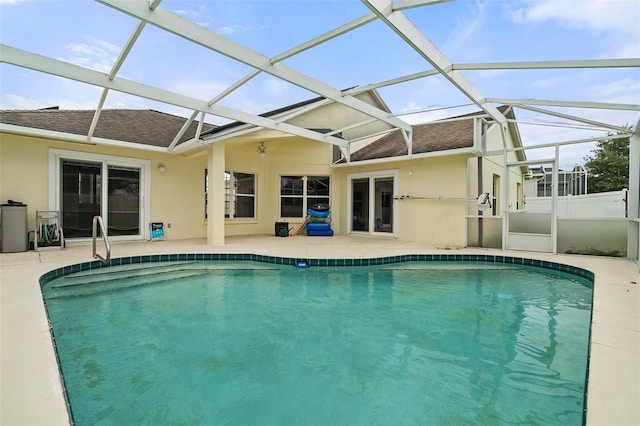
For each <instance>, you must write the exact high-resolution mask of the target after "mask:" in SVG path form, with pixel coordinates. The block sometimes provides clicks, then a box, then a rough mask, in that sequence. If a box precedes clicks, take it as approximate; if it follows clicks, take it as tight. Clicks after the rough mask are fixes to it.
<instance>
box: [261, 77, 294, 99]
mask: <svg viewBox="0 0 640 426" xmlns="http://www.w3.org/2000/svg"><path fill="white" fill-rule="evenodd" d="M289 87H290V85H289V83H287V82H285V81H282V80H276V79H273V78H269V79H267V80H265V82H264V88H265V90H266V91H267V93H269V94H270V95H273V96H281V95H282V94H284V93H285V92H287V91H288V90H289Z"/></svg>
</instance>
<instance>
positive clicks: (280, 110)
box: [202, 96, 326, 136]
mask: <svg viewBox="0 0 640 426" xmlns="http://www.w3.org/2000/svg"><path fill="white" fill-rule="evenodd" d="M323 99H326V98H325V97H323V96H318V97H315V98H312V99H307V100H306V101H302V102H298V103H295V104H292V105H287V106H285V107H281V108H278V109H274V110H272V111H268V112H265V113H262V114H259V115H258V116H259V117H264V118H267V117H271V116H274V115H278V114H282V113H284V112H287V111H293V110H294V109H296V108H300V107H303V106H307V105H311V104H313V103H315V102H319V101H321V100H323ZM245 124H247V123H245V122H243V121H233V122H231V123H227V124H224V125H222V126H216V127H215V128H212V129H209V130H208V131H206V132H205V131H203V132H202V136H207V135H213V134H216V133H219V132H222V131H224V130H229V129H233V128H234V127H239V126H243V125H245Z"/></svg>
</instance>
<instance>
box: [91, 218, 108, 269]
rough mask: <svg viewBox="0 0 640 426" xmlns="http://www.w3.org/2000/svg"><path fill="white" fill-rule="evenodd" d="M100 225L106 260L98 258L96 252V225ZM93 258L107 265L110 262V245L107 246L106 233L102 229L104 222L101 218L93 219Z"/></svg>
mask: <svg viewBox="0 0 640 426" xmlns="http://www.w3.org/2000/svg"><path fill="white" fill-rule="evenodd" d="M98 224H99V225H100V233H101V234H102V240H103V241H104V247H105V249H106V250H107V257H106V259H105V258H104V257H102V256H100V255H99V254H98V253H97V251H96V238H97V236H98V227H97V226H96V225H98ZM93 258H94V259H100V260H101V261H102V263H105V264H106V263H109V261H110V260H111V244H109V238H108V237H107V231H106V230H105V229H104V222H103V221H102V216H94V217H93Z"/></svg>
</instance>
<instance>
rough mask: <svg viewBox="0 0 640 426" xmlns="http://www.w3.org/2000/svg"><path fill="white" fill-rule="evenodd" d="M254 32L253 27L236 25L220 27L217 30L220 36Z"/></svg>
mask: <svg viewBox="0 0 640 426" xmlns="http://www.w3.org/2000/svg"><path fill="white" fill-rule="evenodd" d="M252 30H253V27H252V26H251V25H246V24H245V25H239V24H235V25H225V26H222V27H219V28H218V29H217V32H218V33H219V34H224V35H232V34H242V33H248V32H250V31H252Z"/></svg>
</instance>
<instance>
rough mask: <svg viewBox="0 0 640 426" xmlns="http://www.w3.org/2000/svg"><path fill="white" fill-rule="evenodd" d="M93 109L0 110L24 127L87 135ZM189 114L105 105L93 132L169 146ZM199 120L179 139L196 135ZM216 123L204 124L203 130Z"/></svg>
mask: <svg viewBox="0 0 640 426" xmlns="http://www.w3.org/2000/svg"><path fill="white" fill-rule="evenodd" d="M94 114H95V111H93V110H59V109H42V110H6V111H0V122H1V123H4V124H12V125H16V126H22V127H30V128H36V129H42V130H51V131H57V132H64V133H71V134H74V135H86V134H87V133H88V132H89V128H90V126H91V121H92V120H93V116H94ZM186 121H187V119H186V118H183V117H178V116H175V115H171V114H166V113H163V112H159V111H154V110H140V109H105V110H102V112H101V114H100V119H99V120H98V124H97V125H96V129H95V132H94V134H93V136H94V137H96V138H105V139H112V140H116V141H123V142H133V143H138V144H143V145H150V146H157V147H165V148H166V147H168V146H169V145H170V144H171V142H172V141H173V139H174V138H175V136H176V135H177V134H178V132H179V131H180V129H181V128H182V126H183V125H184V123H185V122H186ZM197 127H198V122H197V121H194V122H193V123H191V125H190V126H189V128H188V129H187V131H186V132H185V134H184V135H183V136H182V138H181V139H180V141H179V143H182V142H184V141H186V140H189V139H191V138H193V137H194V135H195V133H196V129H197ZM214 127H216V126H214V125H211V124H206V123H205V124H204V125H203V131H205V130H210V129H212V128H214Z"/></svg>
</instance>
